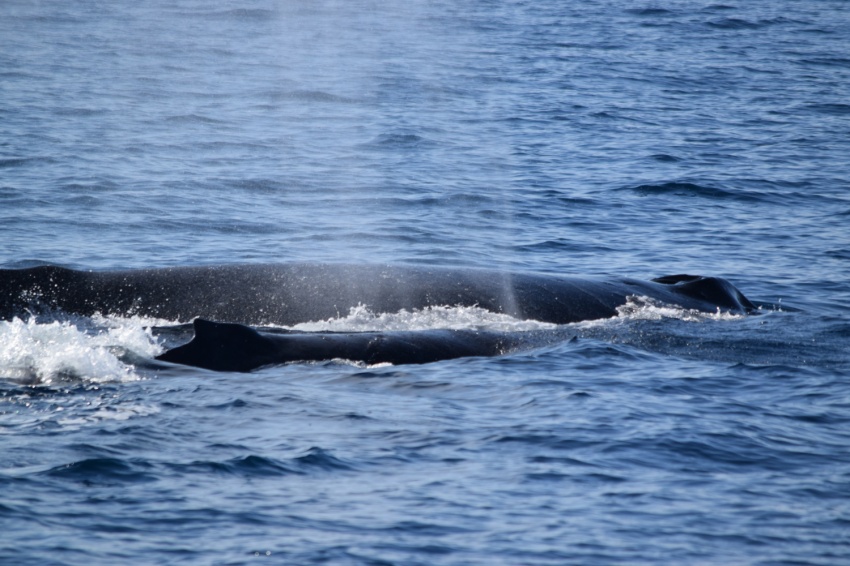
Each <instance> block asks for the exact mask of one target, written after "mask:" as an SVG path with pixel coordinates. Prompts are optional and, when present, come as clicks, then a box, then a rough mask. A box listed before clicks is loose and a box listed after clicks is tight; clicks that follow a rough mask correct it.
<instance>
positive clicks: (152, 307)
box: [0, 263, 754, 326]
mask: <svg viewBox="0 0 850 566" xmlns="http://www.w3.org/2000/svg"><path fill="white" fill-rule="evenodd" d="M631 296H645V297H649V298H651V299H654V300H656V301H660V302H663V303H667V304H673V305H678V306H681V307H684V308H687V309H697V310H700V311H706V312H714V311H716V310H717V309H721V310H724V311H733V312H748V311H750V310H752V309H754V305H753V304H752V303H751V302H750V301H749V300H747V298H746V297H744V295H743V294H742V293H741V292H740V291H738V289H736V288H735V287H734V286H733V285H732V284H731V283H729V282H728V281H726V280H724V279H720V278H716V277H702V276H692V275H671V276H665V277H660V278H658V279H654V280H652V281H641V280H637V279H628V278H613V279H591V278H578V277H558V276H550V275H536V274H522V273H510V272H502V271H491V270H480V269H460V268H436V267H414V266H388V265H343V264H303V263H290V264H265V265H250V264H249V265H221V266H200V267H170V268H159V269H137V270H127V271H105V272H99V271H77V270H72V269H67V268H62V267H57V266H49V265H47V266H39V267H32V268H27V269H5V270H0V317H2V318H3V319H5V320H9V319H11V318H13V317H16V316H28V315H29V314H38V313H43V312H50V311H62V312H65V313H69V314H77V315H83V316H91V315H93V314H95V313H101V314H104V315H141V316H150V317H157V318H163V319H166V320H172V321H190V320H192V319H194V318H197V317H201V318H205V319H211V320H215V321H220V322H229V323H240V324H247V325H284V326H289V325H293V324H298V323H301V322H308V321H316V320H325V319H328V318H333V317H337V316H340V315H342V316H344V315H347V314H348V312H349V310H350V309H351V308H352V307H357V306H359V305H363V306H366V307H368V308H369V309H370V310H371V311H373V312H376V313H378V312H398V311H400V310H402V309H407V310H413V309H421V308H425V307H429V306H478V307H480V308H483V309H486V310H489V311H493V312H497V313H505V314H508V315H511V316H513V317H516V318H520V319H532V320H539V321H543V322H552V323H556V324H565V323H571V322H578V321H582V320H593V319H599V318H608V317H611V316H615V315H616V314H617V307H620V306H622V305H623V304H625V303H626V301H627V300H628V298H629V297H631Z"/></svg>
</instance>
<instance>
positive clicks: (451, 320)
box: [291, 305, 557, 332]
mask: <svg viewBox="0 0 850 566" xmlns="http://www.w3.org/2000/svg"><path fill="white" fill-rule="evenodd" d="M556 327H557V325H555V324H550V323H546V322H539V321H535V320H520V319H517V318H513V317H512V316H509V315H506V314H500V313H494V312H490V311H488V310H485V309H482V308H480V307H461V306H455V307H426V308H424V309H417V310H412V311H408V310H401V311H399V312H395V313H373V312H372V311H370V310H369V309H368V308H367V307H365V306H363V305H360V306H357V307H353V308H352V309H351V310H350V311H349V313H348V315H347V316H343V317H339V318H330V319H327V320H321V321H317V322H307V323H302V324H296V325H295V326H293V327H291V328H292V329H293V330H299V331H302V332H322V331H329V332H383V331H398V330H432V329H438V328H448V329H455V330H462V329H476V330H491V331H501V332H523V331H528V330H542V329H549V328H556Z"/></svg>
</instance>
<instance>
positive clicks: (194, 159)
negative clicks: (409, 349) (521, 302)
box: [0, 0, 850, 566]
mask: <svg viewBox="0 0 850 566" xmlns="http://www.w3.org/2000/svg"><path fill="white" fill-rule="evenodd" d="M288 261H310V262H312V261H321V262H355V263H400V264H417V265H441V266H443V265H445V266H463V267H478V268H493V269H505V270H511V271H516V272H527V273H545V274H555V275H557V274H569V275H579V276H583V275H588V276H606V275H608V276H629V277H635V278H642V279H649V278H653V277H658V276H661V275H666V274H676V273H696V274H705V275H714V276H720V277H724V278H727V279H729V280H730V281H731V282H733V283H734V284H735V285H736V286H737V287H738V288H740V289H741V290H742V292H743V293H744V294H746V295H747V296H748V297H750V298H751V299H753V300H756V301H759V302H760V303H762V304H764V305H765V306H764V307H763V308H762V310H761V312H760V313H759V314H757V315H752V316H740V315H730V314H723V313H717V314H711V313H709V314H697V313H693V312H689V311H685V310H683V309H679V308H676V307H675V306H673V305H657V304H652V303H647V302H642V301H640V300H635V301H632V302H630V303H629V304H628V305H626V307H624V308H622V309H621V311H620V314H619V316H617V317H614V318H611V319H607V320H601V321H591V322H584V323H578V324H575V325H569V326H570V328H569V329H567V330H570V329H571V330H572V331H573V333H574V335H575V336H577V340H573V341H569V342H564V343H562V344H555V345H549V346H547V347H544V348H538V349H535V350H531V351H524V352H517V353H514V354H509V355H505V356H500V357H494V358H465V359H458V360H450V361H443V362H437V363H432V364H425V365H418V366H377V367H368V366H364V365H362V364H360V365H358V364H354V363H346V362H343V361H333V362H327V363H313V364H290V365H282V366H275V367H267V368H263V369H261V370H258V371H256V372H253V373H250V374H236V373H215V372H209V371H204V370H199V369H194V368H178V367H170V368H166V367H164V366H162V365H161V364H160V365H157V364H155V363H152V360H151V358H152V357H153V356H155V355H157V354H158V353H160V352H161V351H162V349H163V344H162V343H161V342H160V341H159V339H158V338H157V337H156V336H154V335H153V334H152V333H151V330H150V327H151V326H152V325H155V324H159V323H161V322H162V321H156V320H154V321H152V320H147V319H143V318H140V317H133V316H127V317H106V316H96V317H93V318H80V319H64V320H36V319H34V318H31V319H29V320H21V319H15V320H10V321H0V494H2V495H0V563H3V564H26V565H28V564H39V565H60V564H86V565H88V566H95V565H112V564H119V563H137V564H169V565H170V564H247V563H259V562H261V561H262V562H265V563H270V564H373V565H377V564H382V565H384V564H399V565H402V564H403V565H408V564H410V565H414V564H421V565H434V564H446V565H450V564H505V565H514V564H528V565H538V564H670V565H674V564H675V565H679V564H753V565H756V564H757V565H791V564H795V565H796V564H822V565H836V564H850V306H849V305H850V3H848V2H844V1H842V0H774V1H767V0H751V1H746V2H744V1H741V0H734V1H728V2H724V3H717V2H714V1H692V0H689V1H684V0H661V1H653V2H638V3H630V2H615V1H613V0H582V1H580V2H564V1H557V0H539V1H534V2H532V1H522V0H516V1H504V2H495V1H488V0H470V1H467V2H447V1H441V0H410V1H407V2H379V1H372V0H352V1H345V2H343V1H334V0H319V1H309V2H308V1H306V0H289V1H284V2H274V1H272V0H234V1H232V2H224V3H221V2H219V3H216V2H213V3H209V2H199V1H198V0H177V1H170V2H162V1H158V0H154V1H151V2H136V3H123V2H119V3H116V2H98V1H95V0H80V1H76V2H59V1H56V0H45V1H41V2H31V1H28V0H27V1H25V0H4V2H2V3H0V268H23V267H30V266H34V265H40V264H45V263H50V264H58V265H63V266H66V267H72V268H76V269H95V270H109V269H123V268H141V267H160V266H176V265H211V264H220V263H271V262H288ZM166 322H169V321H166ZM170 322H174V321H170ZM524 323H525V324H533V323H530V322H528V321H525V322H524ZM518 324H523V322H521V321H515V320H508V319H506V318H504V317H501V318H500V317H496V316H494V315H493V314H492V313H487V312H485V311H483V310H482V309H475V308H460V307H454V306H452V305H446V308H444V309H433V310H429V311H421V312H402V313H396V314H394V315H391V316H386V315H380V314H378V313H374V312H371V311H370V310H369V305H362V307H360V308H358V309H354V310H352V312H350V313H341V314H340V317H339V318H338V319H334V320H329V321H315V328H316V329H341V330H363V329H373V330H384V329H399V328H402V329H419V328H441V327H452V328H458V327H459V328H464V327H475V328H477V327H481V326H489V327H495V328H503V327H507V328H514V327H515V325H518Z"/></svg>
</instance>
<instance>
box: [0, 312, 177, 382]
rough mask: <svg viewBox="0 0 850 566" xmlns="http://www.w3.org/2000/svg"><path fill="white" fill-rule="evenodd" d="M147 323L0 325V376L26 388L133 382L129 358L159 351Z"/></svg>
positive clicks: (105, 319) (126, 320) (29, 322)
mask: <svg viewBox="0 0 850 566" xmlns="http://www.w3.org/2000/svg"><path fill="white" fill-rule="evenodd" d="M150 322H151V321H149V320H145V319H141V318H138V317H134V318H113V317H103V316H95V317H93V318H91V319H85V320H80V321H68V320H64V321H51V322H37V321H36V320H35V319H30V320H27V321H23V320H21V319H18V318H16V319H13V320H11V321H3V322H0V377H3V378H6V379H10V380H12V381H17V382H20V383H27V384H41V385H50V384H53V383H58V382H65V381H76V380H83V381H90V382H109V381H135V380H137V379H139V376H138V375H137V374H136V373H135V371H134V367H133V365H132V364H130V363H127V362H126V361H124V358H125V357H126V356H127V355H128V354H137V355H141V356H146V357H152V356H154V355H156V354H157V353H159V352H160V351H161V347H160V346H159V345H158V344H157V342H156V340H155V339H154V337H153V335H152V334H151V331H150V326H151V324H150Z"/></svg>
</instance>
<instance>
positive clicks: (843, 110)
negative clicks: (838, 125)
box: [806, 103, 850, 116]
mask: <svg viewBox="0 0 850 566" xmlns="http://www.w3.org/2000/svg"><path fill="white" fill-rule="evenodd" d="M806 109H807V110H811V111H812V112H818V113H820V114H829V115H831V116H846V115H848V114H850V104H837V103H836V104H809V105H808V106H806Z"/></svg>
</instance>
